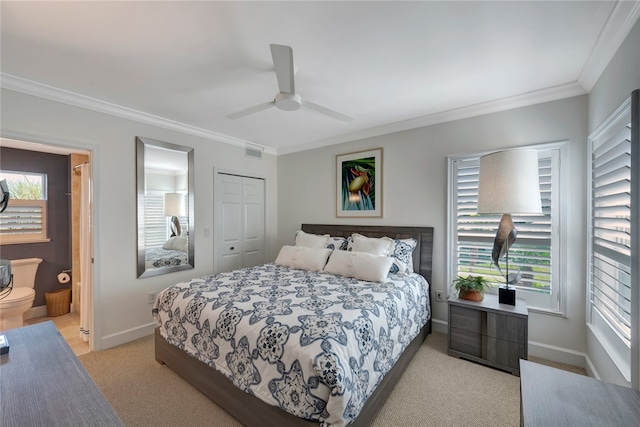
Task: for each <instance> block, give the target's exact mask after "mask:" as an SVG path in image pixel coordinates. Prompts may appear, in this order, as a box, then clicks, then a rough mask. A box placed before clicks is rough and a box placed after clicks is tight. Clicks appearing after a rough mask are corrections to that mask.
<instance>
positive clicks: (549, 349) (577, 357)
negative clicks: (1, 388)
mask: <svg viewBox="0 0 640 427" xmlns="http://www.w3.org/2000/svg"><path fill="white" fill-rule="evenodd" d="M529 356H535V357H541V358H543V359H547V360H551V361H553V362H560V363H566V364H567V365H572V366H579V367H581V368H585V367H586V365H587V355H586V353H582V352H579V351H575V350H571V349H568V348H564V347H556V346H554V345H549V344H543V343H541V342H537V341H529Z"/></svg>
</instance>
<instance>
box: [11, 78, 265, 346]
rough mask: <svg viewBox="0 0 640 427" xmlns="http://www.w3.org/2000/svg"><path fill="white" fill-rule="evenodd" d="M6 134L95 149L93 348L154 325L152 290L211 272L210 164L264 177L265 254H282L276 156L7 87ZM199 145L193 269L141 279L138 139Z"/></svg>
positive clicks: (127, 338) (145, 331)
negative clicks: (138, 275) (255, 153)
mask: <svg viewBox="0 0 640 427" xmlns="http://www.w3.org/2000/svg"><path fill="white" fill-rule="evenodd" d="M0 107H1V109H2V130H1V132H2V136H4V137H9V138H14V139H23V140H27V141H33V142H45V143H50V144H54V145H63V146H69V147H74V148H82V149H88V150H91V151H92V156H91V163H92V167H93V173H92V177H93V180H94V186H93V191H94V218H93V222H94V241H95V245H94V248H95V249H94V250H95V253H94V258H95V263H94V269H95V272H94V311H95V314H94V319H95V324H94V327H93V334H94V336H95V337H96V339H95V340H94V349H95V350H99V349H101V348H107V347H111V346H113V345H118V344H120V343H124V342H127V341H130V340H132V339H136V338H139V337H142V336H145V335H147V334H149V333H151V331H152V328H153V323H152V317H151V305H149V303H148V293H149V292H158V291H160V290H162V289H164V288H165V287H167V286H169V285H172V284H174V283H176V282H178V281H180V280H184V279H188V278H192V277H197V276H202V275H206V274H210V273H212V272H213V235H210V236H209V237H204V229H205V228H209V229H210V230H213V232H214V233H215V232H216V230H215V229H214V222H213V215H212V212H213V168H214V167H222V166H223V167H224V168H226V169H229V170H236V171H241V172H246V173H253V174H259V175H261V176H264V177H265V178H266V194H267V198H266V241H267V251H268V256H269V257H270V258H271V259H275V256H276V255H277V248H276V244H275V241H276V235H277V203H276V200H277V172H276V167H277V159H276V158H275V157H274V156H271V155H268V154H265V155H264V156H263V158H262V160H259V159H256V158H253V157H245V156H244V150H243V148H242V147H236V146H231V145H229V144H223V143H220V142H217V141H213V140H208V139H204V138H201V137H196V136H192V135H186V134H183V133H180V132H176V131H173V130H168V129H164V128H160V127H156V126H151V125H146V124H142V123H139V122H134V121H131V120H126V119H122V118H118V117H115V116H111V115H107V114H101V113H96V112H93V111H89V110H85V109H82V108H77V107H73V106H70V105H66V104H61V103H57V102H52V101H49V100H45V99H42V98H38V97H34V96H30V95H25V94H22V93H18V92H14V91H10V90H5V89H3V90H2V93H1V98H0ZM136 136H144V137H148V138H152V139H157V140H160V141H166V142H171V143H175V144H179V145H185V146H189V147H193V148H194V150H195V165H194V169H195V170H194V174H195V176H194V177H195V269H194V270H186V271H180V272H175V273H171V274H165V275H161V276H154V277H149V278H144V279H137V278H136V185H135V182H136V165H135V152H136V151H135V147H136V146H135V137H136Z"/></svg>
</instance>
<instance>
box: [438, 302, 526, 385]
mask: <svg viewBox="0 0 640 427" xmlns="http://www.w3.org/2000/svg"><path fill="white" fill-rule="evenodd" d="M448 303H449V338H448V341H449V350H448V353H449V355H450V356H454V357H458V358H464V359H467V360H471V361H474V362H478V363H482V364H484V365H487V366H492V367H494V368H498V369H502V370H505V371H509V372H511V373H512V374H513V375H518V376H519V375H520V363H519V361H520V359H527V358H528V349H527V340H528V329H529V323H528V322H529V312H528V310H527V303H526V302H525V301H523V300H520V299H519V300H516V305H515V306H514V305H507V304H499V303H498V296H497V295H490V294H485V296H484V300H482V301H478V302H474V301H467V300H463V299H458V297H457V296H456V295H451V297H449V301H448Z"/></svg>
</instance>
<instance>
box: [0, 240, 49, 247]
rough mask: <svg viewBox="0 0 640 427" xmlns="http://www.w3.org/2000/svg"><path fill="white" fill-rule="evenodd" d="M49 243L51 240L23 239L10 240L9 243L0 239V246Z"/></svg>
mask: <svg viewBox="0 0 640 427" xmlns="http://www.w3.org/2000/svg"><path fill="white" fill-rule="evenodd" d="M50 241H51V239H24V240H10V241H6V240H3V239H0V246H4V245H25V244H27V243H49V242H50Z"/></svg>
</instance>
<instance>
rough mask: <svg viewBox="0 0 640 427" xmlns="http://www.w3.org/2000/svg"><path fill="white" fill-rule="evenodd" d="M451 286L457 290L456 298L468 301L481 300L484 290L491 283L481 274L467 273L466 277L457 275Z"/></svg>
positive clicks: (490, 285)
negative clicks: (472, 274)
mask: <svg viewBox="0 0 640 427" xmlns="http://www.w3.org/2000/svg"><path fill="white" fill-rule="evenodd" d="M451 286H452V287H454V288H455V289H456V291H458V298H461V299H466V300H469V301H482V299H483V298H484V292H485V291H486V290H487V289H489V288H490V287H492V286H493V285H492V284H491V282H489V281H488V280H487V279H485V278H484V277H482V276H471V275H469V276H467V277H462V276H458V277H457V278H456V279H455V280H454V281H453V283H452V284H451Z"/></svg>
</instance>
